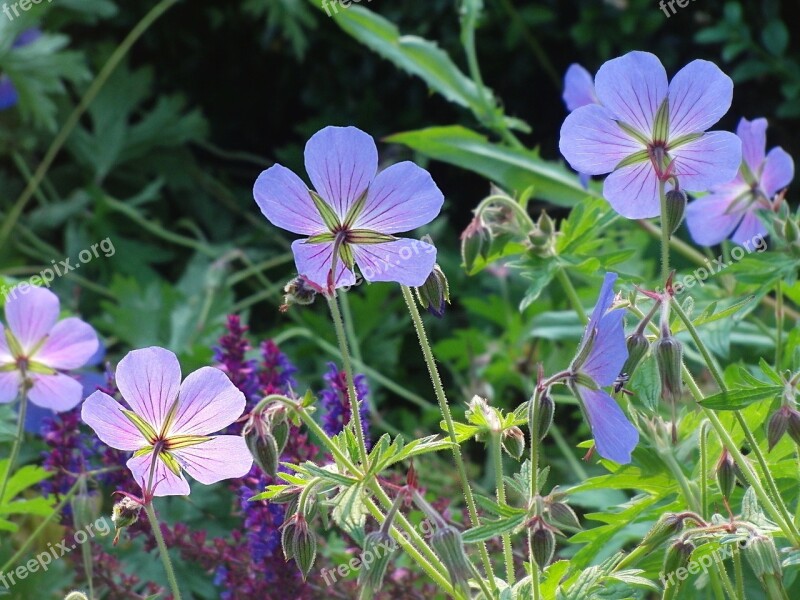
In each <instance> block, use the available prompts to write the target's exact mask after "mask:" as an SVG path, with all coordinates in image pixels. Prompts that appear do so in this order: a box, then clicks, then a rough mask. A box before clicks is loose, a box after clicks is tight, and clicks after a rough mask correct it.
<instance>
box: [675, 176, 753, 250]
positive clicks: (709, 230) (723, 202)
mask: <svg viewBox="0 0 800 600" xmlns="http://www.w3.org/2000/svg"><path fill="white" fill-rule="evenodd" d="M749 193H750V188H749V186H748V185H747V184H746V183H744V182H738V183H736V184H730V185H726V186H723V187H722V188H719V189H717V190H716V191H715V192H714V193H713V194H709V195H708V196H705V197H703V198H700V199H698V200H695V201H694V202H690V203H689V205H688V206H687V207H686V226H687V227H688V228H689V233H690V234H691V236H692V239H693V240H694V241H695V243H697V244H700V245H701V246H713V245H715V244H719V243H720V242H721V241H722V240H724V239H726V238H728V237H729V236H730V235H731V233H732V232H733V230H734V229H736V227H737V226H738V225H739V222H740V221H741V220H742V212H741V211H740V210H736V211H731V210H730V207H731V205H732V204H733V203H734V202H735V201H736V199H737V198H739V197H741V195H742V194H749Z"/></svg>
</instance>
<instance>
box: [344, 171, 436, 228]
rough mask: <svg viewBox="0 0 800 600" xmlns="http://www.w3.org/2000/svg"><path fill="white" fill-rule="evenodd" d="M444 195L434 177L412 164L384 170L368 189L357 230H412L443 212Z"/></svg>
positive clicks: (356, 226)
mask: <svg viewBox="0 0 800 600" xmlns="http://www.w3.org/2000/svg"><path fill="white" fill-rule="evenodd" d="M443 203H444V196H443V195H442V192H441V191H440V190H439V188H438V187H436V184H435V183H434V182H433V178H432V177H431V174H430V173H428V172H427V171H426V170H425V169H423V168H421V167H418V166H417V165H415V164H414V163H412V162H401V163H398V164H396V165H392V166H391V167H389V168H388V169H385V170H383V171H381V172H380V173H379V174H378V176H377V177H376V178H375V181H373V182H372V185H370V186H369V191H368V192H367V200H366V203H365V204H364V209H363V211H362V212H361V214H360V215H359V216H358V218H357V219H356V222H355V224H354V225H353V228H354V229H371V230H372V231H379V232H381V233H400V232H402V231H411V230H412V229H416V228H417V227H420V226H422V225H425V224H426V223H430V222H431V221H432V220H433V219H434V218H436V215H438V214H439V211H440V210H442V204H443Z"/></svg>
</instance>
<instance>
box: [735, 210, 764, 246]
mask: <svg viewBox="0 0 800 600" xmlns="http://www.w3.org/2000/svg"><path fill="white" fill-rule="evenodd" d="M766 235H767V228H766V226H765V225H764V223H762V222H761V219H759V218H758V215H757V214H756V213H755V210H753V211H749V212H747V213H745V215H744V217H742V222H741V223H740V224H739V227H737V228H736V231H735V232H734V233H733V235H732V236H731V239H732V240H733V241H734V242H736V243H737V244H739V245H740V246H745V248H747V249H748V250H750V249H751V248H752V247H755V246H760V245H761V241H759V240H762V241H763V239H764V238H765V237H766ZM750 251H751V252H752V250H750Z"/></svg>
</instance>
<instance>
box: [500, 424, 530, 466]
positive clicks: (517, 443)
mask: <svg viewBox="0 0 800 600" xmlns="http://www.w3.org/2000/svg"><path fill="white" fill-rule="evenodd" d="M503 450H505V451H506V452H508V455H509V456H511V457H512V458H516V459H517V460H519V459H520V458H521V457H522V454H523V453H524V452H525V434H524V433H522V430H521V429H520V428H519V427H517V426H513V427H509V428H508V429H506V430H505V431H504V432H503Z"/></svg>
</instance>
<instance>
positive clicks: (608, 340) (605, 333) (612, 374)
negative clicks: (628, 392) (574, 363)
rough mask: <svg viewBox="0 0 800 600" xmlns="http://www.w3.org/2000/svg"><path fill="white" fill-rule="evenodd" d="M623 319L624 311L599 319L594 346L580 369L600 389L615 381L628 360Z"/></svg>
mask: <svg viewBox="0 0 800 600" xmlns="http://www.w3.org/2000/svg"><path fill="white" fill-rule="evenodd" d="M624 317H625V311H624V310H614V311H612V312H610V313H608V314H607V315H605V316H604V317H603V318H602V319H600V323H599V324H598V326H597V333H596V334H595V338H594V344H593V345H592V349H591V351H590V352H589V356H588V357H587V358H586V362H585V363H584V364H583V366H582V367H581V371H583V372H584V373H586V374H587V375H588V376H589V377H591V378H592V379H593V380H594V382H595V383H596V384H597V385H599V386H601V387H604V386H607V385H611V384H612V383H614V381H616V379H617V377H619V374H620V371H622V367H623V366H624V365H625V361H626V360H627V358H628V346H627V344H626V343H625V329H624V325H623V320H624Z"/></svg>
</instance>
